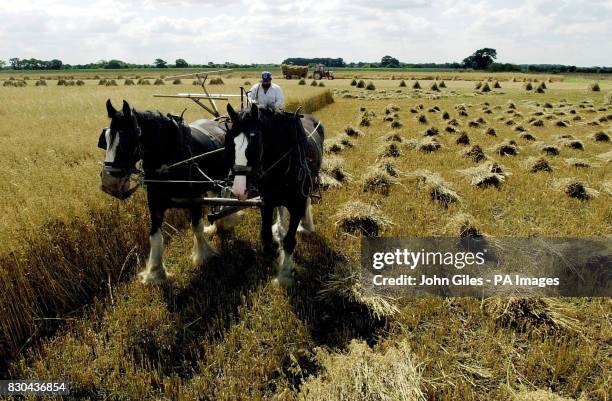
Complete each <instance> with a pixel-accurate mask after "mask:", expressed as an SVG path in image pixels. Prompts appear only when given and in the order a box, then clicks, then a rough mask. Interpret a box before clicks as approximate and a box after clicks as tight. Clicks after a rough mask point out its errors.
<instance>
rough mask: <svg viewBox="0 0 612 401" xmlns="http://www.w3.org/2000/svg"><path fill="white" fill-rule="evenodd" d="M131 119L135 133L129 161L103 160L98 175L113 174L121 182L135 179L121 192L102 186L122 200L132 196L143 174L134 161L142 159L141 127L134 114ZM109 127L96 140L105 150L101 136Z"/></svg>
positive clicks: (103, 136) (117, 133)
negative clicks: (133, 183)
mask: <svg viewBox="0 0 612 401" xmlns="http://www.w3.org/2000/svg"><path fill="white" fill-rule="evenodd" d="M132 119H133V121H132V122H133V128H134V133H135V135H136V145H135V146H134V149H133V151H132V154H131V155H130V156H131V157H130V161H129V162H128V163H127V165H126V163H123V162H119V161H117V160H116V158H115V160H113V161H111V162H107V161H104V164H103V166H102V171H101V172H100V175H102V176H104V175H110V176H113V177H115V178H118V179H120V180H122V181H123V182H125V181H132V180H133V181H135V182H136V185H135V186H133V187H132V188H130V189H128V190H127V191H122V192H111V191H108V190H106V189H105V188H102V189H103V191H104V192H107V193H108V194H110V195H112V196H114V197H116V198H118V199H121V200H124V199H127V198H129V197H130V196H132V194H133V193H134V192H136V190H137V189H138V188H139V187H140V185H141V178H142V176H143V175H144V172H143V171H142V170H141V169H139V168H137V167H136V163H137V162H138V161H139V160H141V159H142V154H143V152H142V145H141V143H140V138H141V129H140V126H139V125H138V121H136V118H135V117H134V116H132ZM109 129H110V128H108V127H107V128H104V129H103V130H102V133H101V134H100V140H99V141H98V147H99V148H101V149H104V150H107V148H108V145H109V144H107V143H106V139H104V141H102V138H105V135H106V130H109ZM122 132H123V131H121V130H117V132H116V133H115V135H120V134H121V133H122ZM117 147H118V148H119V147H120V144H119V145H117ZM131 161H133V164H131ZM130 164H131V165H130ZM134 175H136V176H137V177H136V178H134V177H133V176H134Z"/></svg>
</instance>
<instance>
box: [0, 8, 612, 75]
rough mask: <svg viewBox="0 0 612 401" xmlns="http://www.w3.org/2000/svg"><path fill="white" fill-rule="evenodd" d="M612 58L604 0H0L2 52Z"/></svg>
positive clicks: (601, 61) (270, 58)
mask: <svg viewBox="0 0 612 401" xmlns="http://www.w3.org/2000/svg"><path fill="white" fill-rule="evenodd" d="M482 47H492V48H495V49H497V53H498V61H499V62H510V63H518V64H529V63H531V64H540V63H541V64H569V65H577V66H603V65H606V66H611V65H612V0H505V1H500V0H430V1H427V0H353V1H337V0H322V1H316V0H315V1H313V0H307V1H302V0H298V1H287V0H268V1H266V0H200V1H196V0H121V1H115V0H109V1H102V0H87V1H83V0H78V1H76V0H62V1H60V0H30V1H28V0H25V1H10V0H1V1H0V60H5V61H8V60H9V59H10V58H12V57H18V58H22V59H23V58H37V59H43V60H50V59H53V58H58V59H60V60H62V61H63V62H64V63H69V64H85V63H89V62H95V61H98V60H109V59H120V60H123V61H126V62H131V63H138V64H141V63H142V64H144V63H148V64H151V63H153V61H154V60H155V59H156V58H162V59H164V60H167V61H169V62H170V63H174V60H176V59H177V58H183V59H185V60H187V62H189V63H195V64H205V63H208V62H211V61H212V62H215V63H223V62H226V61H230V62H236V63H280V62H281V61H282V60H284V59H285V58H288V57H334V58H336V57H342V58H343V59H344V60H345V61H347V62H350V61H380V59H381V57H383V56H384V55H387V54H388V55H391V56H393V57H395V58H397V59H399V60H400V61H403V62H407V63H424V62H437V63H442V62H453V61H457V62H460V61H461V60H463V58H465V57H466V56H468V55H470V54H471V53H473V52H474V51H475V50H476V49H479V48H482Z"/></svg>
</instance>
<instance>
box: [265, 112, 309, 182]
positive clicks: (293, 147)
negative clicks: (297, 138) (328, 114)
mask: <svg viewBox="0 0 612 401" xmlns="http://www.w3.org/2000/svg"><path fill="white" fill-rule="evenodd" d="M320 125H321V122H320V121H319V122H318V123H317V125H316V127H314V129H313V130H312V132H311V133H310V134H308V135H307V136H306V139H310V137H312V136H313V135H314V133H315V132H317V129H318V128H319V126H320ZM298 146H300V144H299V143H296V144H295V145H293V146H292V147H291V148H290V149H289V150H288V151H287V152H286V153H285V154H284V155H282V156H281V157H280V158H279V159H278V160H277V161H275V162H274V163H272V165H271V166H270V167H268V168H267V169H266V170H265V171H264V172H263V173H262V174H261V176H260V178H261V177H263V176H264V175H266V174H267V173H268V172H269V171H270V170H272V169H273V168H274V167H275V166H276V165H277V164H278V163H280V162H281V161H282V160H283V159H284V158H285V157H287V156H289V154H290V153H291V152H293V151H294V150H295V148H297V147H298Z"/></svg>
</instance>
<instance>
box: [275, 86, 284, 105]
mask: <svg viewBox="0 0 612 401" xmlns="http://www.w3.org/2000/svg"><path fill="white" fill-rule="evenodd" d="M284 106H285V95H284V93H283V90H282V89H281V87H280V86H279V87H278V88H277V91H276V99H275V101H274V107H276V108H277V109H282V108H283V107H284Z"/></svg>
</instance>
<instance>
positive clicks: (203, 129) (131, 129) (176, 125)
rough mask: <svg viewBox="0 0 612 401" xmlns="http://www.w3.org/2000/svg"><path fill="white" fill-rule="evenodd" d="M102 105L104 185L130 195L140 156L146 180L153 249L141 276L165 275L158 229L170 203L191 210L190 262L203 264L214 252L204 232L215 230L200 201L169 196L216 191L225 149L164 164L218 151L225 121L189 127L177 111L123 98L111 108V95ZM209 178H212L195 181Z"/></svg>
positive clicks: (147, 278) (225, 167)
mask: <svg viewBox="0 0 612 401" xmlns="http://www.w3.org/2000/svg"><path fill="white" fill-rule="evenodd" d="M106 109H107V112H108V117H109V118H110V119H111V122H110V127H109V128H105V129H104V130H102V133H101V134H100V139H99V141H98V147H100V148H102V149H105V150H106V158H105V161H104V167H103V168H102V172H101V174H100V175H101V180H102V185H101V188H102V190H103V191H104V192H106V193H109V194H111V195H113V196H115V197H117V198H120V199H125V198H127V197H129V196H130V195H131V194H132V193H133V192H134V191H135V189H136V188H137V187H133V186H131V183H130V182H131V180H130V178H131V176H132V174H134V173H137V172H139V170H138V169H137V168H136V164H137V163H138V162H139V161H142V170H143V171H144V179H145V180H146V181H145V182H147V186H146V188H147V200H148V207H149V213H150V217H151V231H150V237H149V240H150V243H151V250H150V253H149V259H148V260H147V266H146V270H145V271H143V272H142V273H140V276H141V278H142V281H143V282H145V283H148V282H152V283H157V282H161V281H163V280H164V279H165V278H166V276H167V273H166V270H165V268H164V265H163V261H162V254H163V247H164V243H163V237H162V234H161V231H160V228H161V225H162V222H163V218H164V213H165V211H166V210H167V209H168V208H171V207H187V208H188V209H189V210H190V213H191V226H192V229H193V233H194V251H193V255H192V261H193V263H194V264H196V265H198V266H199V265H202V264H203V263H204V262H205V261H206V260H207V259H208V258H209V257H210V256H211V255H212V254H213V251H212V248H211V247H210V245H209V244H208V242H207V241H206V239H205V237H204V234H205V231H213V230H212V229H213V228H214V226H212V227H206V228H205V227H204V222H203V219H202V207H201V206H195V205H191V206H179V205H176V204H174V203H173V201H172V198H173V197H177V198H194V197H199V196H202V195H203V194H205V193H207V192H208V191H212V192H214V193H216V194H217V195H219V194H220V192H221V191H220V188H219V186H217V185H216V184H213V183H212V182H215V180H220V179H223V178H225V177H226V176H227V173H228V171H229V168H230V165H229V164H227V160H226V158H225V157H224V155H223V151H219V152H216V153H213V154H211V155H210V156H209V157H205V158H201V159H197V160H195V161H193V162H191V163H186V164H183V165H180V166H177V167H174V168H170V169H168V168H167V166H171V165H172V164H173V163H177V162H180V161H183V160H186V159H189V158H191V157H193V156H196V155H200V154H202V153H205V152H211V151H215V150H220V149H221V148H222V147H223V143H224V139H225V131H226V126H225V124H223V123H222V122H220V121H214V120H198V121H195V122H194V123H192V124H191V125H189V126H187V125H184V124H183V123H182V118H179V117H176V116H170V115H166V116H164V115H162V114H161V113H160V112H158V111H157V112H153V111H137V110H135V109H132V108H130V106H129V104H128V103H127V102H126V101H125V100H124V101H123V108H122V110H121V111H118V110H115V108H114V107H113V105H112V104H111V101H110V99H109V100H108V101H107V102H106ZM204 175H206V176H207V177H208V178H205V177H204ZM209 179H210V181H212V182H210V181H209V182H208V183H194V182H193V181H200V182H201V181H207V180H209ZM167 181H175V182H167ZM176 181H178V182H176ZM181 181H182V182H181ZM190 181H191V182H190ZM225 224H226V226H227V225H229V224H231V222H228V221H226V222H225ZM222 225H223V223H221V224H217V226H222Z"/></svg>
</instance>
